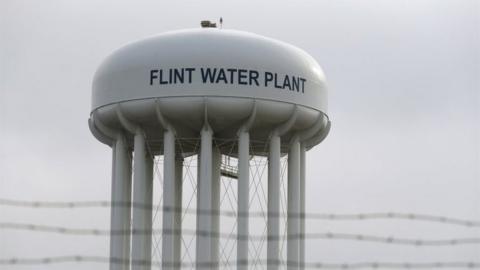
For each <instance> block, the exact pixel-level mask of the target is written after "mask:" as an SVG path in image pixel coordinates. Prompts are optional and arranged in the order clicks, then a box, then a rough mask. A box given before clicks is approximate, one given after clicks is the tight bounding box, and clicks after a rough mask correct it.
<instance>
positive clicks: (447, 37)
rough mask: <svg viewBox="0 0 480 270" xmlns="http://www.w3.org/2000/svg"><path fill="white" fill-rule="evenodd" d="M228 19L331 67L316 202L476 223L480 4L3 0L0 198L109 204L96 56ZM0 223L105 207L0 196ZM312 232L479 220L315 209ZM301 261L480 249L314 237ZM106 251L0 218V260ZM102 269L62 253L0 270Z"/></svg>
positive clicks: (315, 173)
mask: <svg viewBox="0 0 480 270" xmlns="http://www.w3.org/2000/svg"><path fill="white" fill-rule="evenodd" d="M220 16H222V17H223V18H224V27H225V28H229V29H237V30H245V31H251V32H255V33H258V34H261V35H265V36H269V37H272V38H276V39H279V40H282V41H286V42H289V43H292V44H294V45H296V46H299V47H301V48H303V49H304V50H306V51H307V52H309V53H310V54H311V55H312V56H313V57H314V58H315V59H317V61H318V62H319V63H320V65H321V66H322V67H323V68H324V71H325V73H326V75H327V79H328V84H329V89H330V96H329V98H330V99H329V108H330V110H329V115H330V118H331V119H332V130H331V132H330V134H329V136H328V138H327V139H326V140H325V141H324V142H323V143H322V144H321V145H319V146H317V147H316V148H314V149H313V150H311V151H310V152H309V153H308V164H307V177H308V179H307V211H308V212H315V213H317V212H322V213H326V212H327V213H361V212H388V211H392V212H413V213H425V214H432V215H442V216H451V217H457V218H462V219H473V220H480V157H479V155H480V141H479V138H480V49H479V48H480V38H479V35H480V34H479V33H480V1H457V0H456V1H454V0H451V1H438V0H437V1H433V0H432V1H425V0H418V1H400V0H397V1H366V0H365V1H295V2H294V1H291V2H283V1H262V2H260V1H228V2H227V1H201V2H200V1H199V2H194V1H188V2H181V3H177V2H176V1H164V2H162V1H131V2H127V1H51V0H45V1H23V0H20V1H18V0H15V1H13V0H3V1H1V2H0V198H11V199H19V200H59V201H64V200H108V199H109V198H110V173H111V165H110V159H111V151H110V150H109V148H108V147H106V146H105V145H102V144H101V143H99V142H98V141H96V140H95V139H94V137H93V136H92V135H91V134H90V131H89V129H88V126H87V119H88V117H89V110H90V95H91V82H92V77H93V74H94V72H95V69H96V67H97V66H98V65H99V64H100V62H101V61H102V60H103V59H104V57H105V56H107V55H108V54H109V53H110V52H111V51H112V50H114V49H116V48H118V47H120V46H121V45H123V44H125V43H127V42H130V41H133V40H137V39H141V38H143V37H147V36H151V35H155V34H159V33H162V32H165V31H170V30H175V29H183V28H197V27H199V21H200V20H202V19H212V20H216V19H218V18H219V17H220ZM0 222H29V223H39V224H50V225H62V226H69V227H88V228H108V226H109V211H108V209H77V210H30V209H18V208H15V209H13V208H10V207H4V206H0ZM307 226H308V228H307V230H308V232H326V231H332V232H345V233H361V234H375V235H380V236H398V237H409V238H425V239H448V238H455V237H480V228H465V227H459V226H453V225H444V224H436V223H426V222H408V221H398V220H377V221H342V222H340V221H335V222H333V221H309V222H308V224H307ZM307 248H308V251H307V261H323V262H333V263H337V262H339V263H343V262H347V263H353V262H359V261H399V262H403V261H412V262H425V261H469V260H477V261H478V260H479V258H480V245H478V244H477V245H462V246H453V247H452V246H448V247H410V246H395V245H385V244H383V245H382V244H369V243H361V242H354V241H342V240H339V241H332V240H309V241H308V246H307ZM68 254H82V255H89V254H90V255H99V256H107V255H108V238H107V237H98V236H82V237H75V236H59V235H54V234H45V233H43V234H42V233H32V232H25V231H11V230H3V231H2V230H0V259H2V258H10V257H41V256H59V255H68ZM66 267H68V269H86V268H88V269H106V267H107V266H106V265H102V264H66V265H65V264H64V265H52V266H48V267H47V266H40V267H38V266H34V267H11V266H6V267H2V266H0V269H65V268H66Z"/></svg>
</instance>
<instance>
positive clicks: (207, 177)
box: [196, 124, 213, 269]
mask: <svg viewBox="0 0 480 270" xmlns="http://www.w3.org/2000/svg"><path fill="white" fill-rule="evenodd" d="M212 136H213V132H212V129H211V128H210V127H209V126H208V124H206V125H205V126H204V127H203V128H202V131H201V140H202V141H201V146H200V165H199V168H198V169H199V176H200V177H199V179H198V183H197V186H198V188H197V192H198V193H197V196H198V204H197V239H196V240H197V242H196V263H197V269H210V267H209V265H208V263H209V262H210V260H211V258H212V255H211V254H212V241H211V239H212V238H211V235H210V234H211V229H212V218H211V211H212Z"/></svg>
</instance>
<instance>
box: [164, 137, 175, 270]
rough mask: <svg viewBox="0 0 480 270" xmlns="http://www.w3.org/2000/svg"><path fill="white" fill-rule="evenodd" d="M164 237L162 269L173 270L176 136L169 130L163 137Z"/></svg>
mask: <svg viewBox="0 0 480 270" xmlns="http://www.w3.org/2000/svg"><path fill="white" fill-rule="evenodd" d="M163 144H164V147H163V157H164V158H163V236H162V269H173V266H174V262H175V258H174V247H175V245H174V236H173V230H174V229H175V211H174V210H175V209H176V207H177V205H175V202H176V198H175V195H176V193H175V181H176V180H177V178H176V176H175V173H176V169H175V134H174V133H173V132H172V131H171V130H167V131H165V133H164V136H163Z"/></svg>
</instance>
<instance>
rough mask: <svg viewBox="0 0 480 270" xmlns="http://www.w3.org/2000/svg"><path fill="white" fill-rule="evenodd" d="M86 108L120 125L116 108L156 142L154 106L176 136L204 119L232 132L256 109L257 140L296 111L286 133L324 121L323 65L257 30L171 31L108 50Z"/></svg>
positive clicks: (194, 130)
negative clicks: (171, 126) (88, 107)
mask: <svg viewBox="0 0 480 270" xmlns="http://www.w3.org/2000/svg"><path fill="white" fill-rule="evenodd" d="M92 88H93V93H92V106H91V114H92V116H94V118H96V120H97V121H99V122H101V123H103V124H104V125H105V126H108V127H110V128H119V127H121V123H120V121H119V119H118V112H119V111H121V113H122V115H124V117H125V118H127V119H129V120H131V121H132V122H135V123H137V124H138V125H141V126H142V127H143V129H144V130H145V132H146V135H147V138H149V137H150V138H152V141H153V140H154V139H155V141H159V140H160V141H161V136H162V132H161V129H159V128H158V121H157V114H156V111H158V110H159V111H161V114H162V115H163V116H164V117H165V118H166V119H168V120H169V122H170V123H172V125H174V126H175V129H176V132H177V134H178V136H179V137H182V136H184V137H191V136H195V135H198V131H199V130H200V129H201V127H202V126H203V125H204V122H205V121H207V122H208V124H209V125H210V126H211V127H212V128H213V130H214V132H215V136H216V137H220V138H231V137H232V136H235V134H236V130H237V129H238V128H239V127H240V126H241V123H243V122H244V121H245V119H248V118H249V115H250V114H251V113H252V110H253V108H255V111H256V116H255V119H254V120H253V123H252V127H251V131H250V132H251V136H252V138H253V139H254V140H258V141H259V142H260V143H261V142H264V141H266V140H267V139H268V136H269V133H270V132H271V131H272V130H273V129H275V127H276V126H279V125H280V124H282V123H284V122H286V121H288V120H289V119H291V118H292V115H293V114H295V120H294V121H293V122H294V123H293V125H292V127H291V128H290V129H289V130H288V132H285V136H286V138H288V137H291V136H293V135H294V133H295V132H299V131H301V130H306V129H308V128H309V127H312V126H313V125H315V123H317V122H318V121H322V122H323V123H327V122H328V118H327V115H326V113H327V88H326V84H325V77H324V74H323V71H322V69H321V68H320V66H319V65H318V64H317V62H316V61H315V60H314V59H313V58H312V57H311V56H310V55H308V54H307V53H306V52H304V51H303V50H301V49H299V48H296V47H294V46H292V45H289V44H287V43H284V42H281V41H277V40H274V39H270V38H267V37H263V36H260V35H256V34H252V33H247V32H242V31H234V30H225V29H216V28H202V29H191V30H181V31H173V32H168V33H165V34H161V35H157V36H154V37H150V38H147V39H143V40H140V41H137V42H133V43H130V44H128V45H126V46H124V47H122V48H120V49H118V50H116V51H115V52H113V53H112V54H111V55H110V56H108V57H107V58H106V59H105V60H104V61H103V63H102V64H101V65H100V67H99V68H98V70H97V72H96V73H95V76H94V79H93V86H92Z"/></svg>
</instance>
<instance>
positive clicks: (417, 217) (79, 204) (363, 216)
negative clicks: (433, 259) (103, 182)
mask: <svg viewBox="0 0 480 270" xmlns="http://www.w3.org/2000/svg"><path fill="white" fill-rule="evenodd" d="M0 205H3V206H12V207H27V208H93V207H133V208H145V209H155V208H158V209H160V210H159V211H164V212H165V211H179V212H182V213H184V214H195V215H196V214H200V215H202V214H211V215H222V216H227V217H237V214H238V215H240V216H242V215H245V216H246V215H248V217H250V218H265V213H264V212H248V213H243V212H239V213H237V212H236V211H223V210H222V211H205V210H201V211H198V210H197V209H182V208H174V209H168V208H165V207H163V208H162V207H159V206H157V205H145V204H138V203H130V202H125V203H122V202H116V203H111V202H109V201H68V202H67V201H66V202H53V201H51V202H49V201H20V200H11V199H3V198H0ZM278 216H279V217H285V214H278ZM299 216H300V217H301V218H305V219H318V220H332V221H349V220H373V219H401V220H411V221H427V222H436V223H444V224H450V225H459V226H465V227H480V221H476V220H466V219H457V218H451V217H445V216H436V215H429V214H414V213H399V212H385V213H382V212H378V213H357V214H327V213H305V214H303V215H299Z"/></svg>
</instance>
